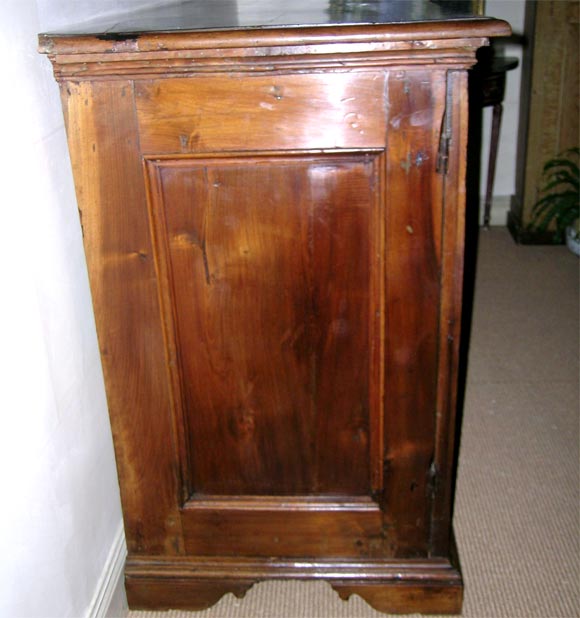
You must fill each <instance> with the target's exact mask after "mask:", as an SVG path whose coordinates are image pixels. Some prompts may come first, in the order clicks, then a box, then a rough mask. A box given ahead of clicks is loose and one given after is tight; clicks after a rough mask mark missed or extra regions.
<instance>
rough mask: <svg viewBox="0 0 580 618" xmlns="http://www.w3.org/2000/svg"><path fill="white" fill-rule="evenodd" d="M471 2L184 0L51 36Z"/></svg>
mask: <svg viewBox="0 0 580 618" xmlns="http://www.w3.org/2000/svg"><path fill="white" fill-rule="evenodd" d="M472 5H473V3H472V1H471V0H291V1H289V0H187V1H184V2H175V3H169V4H164V5H162V6H159V7H155V8H148V9H144V10H141V11H136V12H133V13H124V14H121V15H119V16H117V17H109V18H108V19H107V20H102V19H101V20H98V21H92V22H87V23H85V24H81V25H77V26H71V27H70V28H67V29H66V30H65V31H62V32H58V33H52V34H53V35H55V34H59V35H80V34H103V35H106V34H109V35H111V37H112V36H114V35H115V34H117V35H119V34H123V33H127V34H140V33H150V32H172V31H196V30H232V29H233V30H235V29H250V28H256V29H264V28H277V27H281V26H284V27H293V26H294V27H297V26H333V25H349V24H350V25H363V24H402V23H417V22H436V21H449V20H461V19H474V18H477V15H474V13H473V11H472Z"/></svg>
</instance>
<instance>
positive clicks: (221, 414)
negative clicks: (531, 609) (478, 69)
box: [41, 5, 509, 612]
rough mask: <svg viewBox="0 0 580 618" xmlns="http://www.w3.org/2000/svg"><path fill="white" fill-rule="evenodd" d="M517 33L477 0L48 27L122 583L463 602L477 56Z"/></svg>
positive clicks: (430, 608)
mask: <svg viewBox="0 0 580 618" xmlns="http://www.w3.org/2000/svg"><path fill="white" fill-rule="evenodd" d="M385 6H386V5H385ZM508 32H509V29H508V28H507V27H506V25H505V24H502V23H501V22H496V21H493V20H487V19H485V20H471V21H460V20H457V21H453V20H446V21H443V22H434V23H428V24H427V23H424V22H422V23H419V24H417V25H414V24H412V23H405V24H393V25H388V24H382V25H380V26H377V27H374V26H371V25H357V26H341V25H336V26H332V27H331V28H330V29H328V28H326V29H325V28H318V29H317V28H316V27H313V26H309V27H296V28H290V29H288V30H285V29H284V28H275V29H265V30H263V31H258V30H251V31H244V29H243V28H240V29H237V30H235V31H223V32H221V31H218V30H215V31H211V32H189V33H187V32H184V33H179V32H176V33H170V32H165V33H149V34H147V33H140V34H139V35H138V36H137V35H129V34H127V35H123V34H120V35H114V37H113V38H111V37H110V36H109V37H107V36H92V35H90V34H88V35H86V36H83V35H79V36H62V37H59V36H51V35H45V36H43V37H41V46H42V49H43V51H44V52H45V53H48V54H50V55H51V60H52V61H53V63H54V68H55V75H56V77H57V79H58V80H60V81H61V86H62V88H61V93H62V100H63V108H64V111H65V118H66V124H67V131H68V135H69V145H70V150H71V160H72V162H73V168H74V173H75V182H76V186H77V195H78V200H79V208H80V211H81V215H82V217H81V218H82V225H83V231H84V243H85V249H86V254H87V262H88V267H89V272H90V280H91V288H92V293H93V301H94V308H95V315H96V321H97V328H98V332H99V343H100V347H101V355H102V359H103V368H104V373H105V380H106V386H107V395H108V400H109V408H110V415H111V424H112V428H113V437H114V441H115V452H116V457H117V464H118V470H119V484H120V489H121V497H122V502H123V511H124V519H125V530H126V536H127V544H128V549H129V556H128V561H127V565H126V569H125V574H126V584H127V586H126V589H127V593H128V599H129V603H130V605H131V606H133V607H140V608H151V609H154V608H160V609H161V608H172V607H174V608H192V609H195V608H198V609H199V608H203V607H207V606H208V605H211V604H212V603H214V602H215V601H217V600H218V599H219V597H220V596H221V595H222V594H224V593H226V592H234V593H235V594H238V595H243V593H244V591H245V590H247V588H248V587H249V586H251V585H252V584H253V583H255V582H257V581H261V580H263V579H265V578H268V577H283V578H301V579H303V578H320V579H326V580H328V581H331V582H332V584H333V586H334V587H335V588H336V590H337V591H338V592H339V594H340V595H341V596H343V597H344V598H346V597H348V596H349V595H350V594H352V593H358V594H360V595H361V596H363V598H365V599H366V600H367V601H368V602H369V603H371V604H372V605H373V606H374V607H376V608H377V609H379V610H382V611H396V612H415V611H424V612H458V611H459V610H460V607H461V598H462V582H461V574H460V570H459V565H458V562H457V557H456V553H455V550H454V545H453V539H452V532H451V521H450V520H451V512H452V487H453V476H454V468H453V449H454V435H453V425H454V412H455V410H454V406H455V388H456V384H455V381H456V374H457V350H458V340H459V318H460V313H461V276H462V259H463V239H462V233H463V219H462V216H463V215H462V213H463V207H464V195H463V191H462V182H463V177H464V173H465V169H464V160H465V135H466V132H465V130H466V113H465V112H466V74H465V69H466V68H467V67H469V66H470V65H471V64H473V62H474V61H475V50H476V48H477V47H478V46H480V45H482V44H484V43H485V38H484V37H486V36H491V35H495V34H507V33H508ZM447 130H449V136H448V137H449V139H446V135H447V133H446V131H447ZM443 160H445V161H446V162H447V164H446V165H445V166H443V165H441V161H443Z"/></svg>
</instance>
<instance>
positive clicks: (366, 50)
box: [39, 18, 508, 80]
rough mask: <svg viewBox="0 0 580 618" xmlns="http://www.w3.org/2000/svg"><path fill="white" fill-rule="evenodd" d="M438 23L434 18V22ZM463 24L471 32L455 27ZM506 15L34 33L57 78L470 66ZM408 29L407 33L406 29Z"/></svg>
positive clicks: (502, 29) (503, 31) (504, 29)
mask: <svg viewBox="0 0 580 618" xmlns="http://www.w3.org/2000/svg"><path fill="white" fill-rule="evenodd" d="M438 26H439V24H438ZM466 28H468V29H469V30H470V36H469V37H465V36H462V34H463V33H464V32H465V29H466ZM507 30H508V28H507V25H506V24H505V22H501V21H497V20H487V19H484V18H481V19H477V20H472V21H467V20H466V21H465V22H446V23H443V24H441V26H440V27H437V28H435V27H433V26H429V25H428V26H423V27H420V28H412V27H411V26H410V25H409V24H397V25H393V26H389V27H388V28H387V27H384V26H383V27H381V26H377V27H375V28H373V29H372V30H370V31H369V30H368V29H363V28H360V27H355V26H342V27H328V28H324V29H321V28H296V29H293V32H292V33H291V34H290V35H289V33H288V30H280V29H271V30H266V31H263V32H261V33H260V36H259V37H257V36H255V35H252V34H249V33H248V32H244V31H241V32H236V31H232V32H227V33H222V32H215V33H204V34H203V35H200V34H198V33H171V34H169V33H168V34H162V33H157V34H147V33H145V34H143V33H140V34H135V35H132V34H125V35H114V36H113V35H111V36H110V37H107V36H74V35H72V36H67V37H57V36H53V35H41V36H40V37H39V49H40V51H41V52H42V53H46V54H48V55H49V57H50V59H51V61H52V63H53V67H54V73H55V77H56V79H58V80H62V79H74V80H84V79H92V80H94V79H122V78H124V77H130V78H131V79H150V78H152V77H154V76H156V75H164V76H187V75H196V74H203V73H221V72H228V73H245V72H252V73H259V72H266V73H269V72H273V71H275V72H297V71H304V70H306V69H309V70H316V69H323V70H348V69H352V68H355V67H356V68H372V67H377V66H414V65H448V66H455V67H456V68H469V67H470V66H472V65H473V64H475V62H476V59H475V52H476V51H477V49H478V48H479V47H481V46H482V45H487V44H488V37H489V36H498V35H501V34H506V32H507ZM411 31H412V37H410V36H409V34H410V32H411Z"/></svg>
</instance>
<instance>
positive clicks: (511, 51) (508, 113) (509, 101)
mask: <svg viewBox="0 0 580 618" xmlns="http://www.w3.org/2000/svg"><path fill="white" fill-rule="evenodd" d="M525 4H526V3H525V0H486V3H485V13H486V15H490V16H491V17H497V18H499V19H505V20H506V21H507V22H509V23H510V24H511V26H512V30H513V32H514V34H520V35H521V34H522V33H523V31H524V13H525ZM501 47H502V48H503V53H504V54H505V55H506V56H515V57H517V58H519V65H518V67H517V68H516V69H513V70H512V71H509V72H508V73H507V79H506V92H505V98H504V101H503V117H502V123H501V134H500V138H499V149H498V155H497V163H496V172H495V182H494V187H493V205H492V225H506V221H507V212H508V210H509V204H510V197H511V196H512V195H514V194H515V191H516V156H517V152H516V151H517V142H518V137H517V136H518V122H519V111H520V107H519V106H520V82H521V68H522V51H523V50H522V46H521V45H520V44H514V43H502V44H501ZM491 116H492V108H491V107H487V108H485V109H484V112H483V130H482V142H483V144H482V152H481V186H480V195H482V196H484V195H485V189H486V183H487V168H488V166H487V162H488V158H489V142H490V136H491ZM481 204H482V205H483V197H482V199H481ZM482 208H483V206H482Z"/></svg>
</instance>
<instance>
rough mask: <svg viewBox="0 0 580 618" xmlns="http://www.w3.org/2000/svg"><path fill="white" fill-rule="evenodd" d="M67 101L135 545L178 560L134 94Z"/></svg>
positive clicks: (118, 85) (166, 401)
mask: <svg viewBox="0 0 580 618" xmlns="http://www.w3.org/2000/svg"><path fill="white" fill-rule="evenodd" d="M62 96H63V102H64V107H65V110H66V118H67V131H68V137H69V148H70V153H71V160H72V165H73V171H74V174H75V184H76V191H77V199H78V204H79V213H80V217H81V224H82V228H83V241H84V247H85V253H86V257H87V263H88V268H89V277H90V283H91V292H92V298H93V306H94V309H95V318H96V323H97V330H98V336H99V345H100V351H101V359H102V364H103V371H104V375H105V383H106V388H107V399H108V404H109V412H110V417H111V424H112V429H113V437H114V442H115V454H116V458H117V467H118V472H119V484H120V488H121V499H122V503H123V513H124V518H125V531H126V537H127V544H128V548H129V551H130V552H136V553H139V552H148V553H155V552H159V553H170V554H171V553H176V552H179V551H180V548H181V546H182V541H181V533H180V530H179V516H178V512H177V506H178V504H177V503H176V501H175V498H174V495H175V491H176V489H177V488H178V486H179V479H178V468H177V466H176V457H175V453H174V450H173V436H172V426H171V418H172V416H171V399H170V392H169V389H168V386H167V379H166V375H167V374H166V368H165V355H164V344H163V336H162V329H161V319H160V313H159V306H158V304H157V285H156V278H155V268H154V263H153V251H152V245H151V237H150V233H149V224H148V218H147V202H146V198H145V185H144V182H143V175H142V168H141V161H140V155H139V150H138V147H139V144H138V138H137V129H136V117H135V108H134V103H133V92H132V86H131V83H122V82H115V83H99V84H90V83H83V84H72V83H70V84H68V85H67V86H66V87H65V88H63V91H62ZM152 504H155V505H156V506H155V509H152V508H151V505H152Z"/></svg>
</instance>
